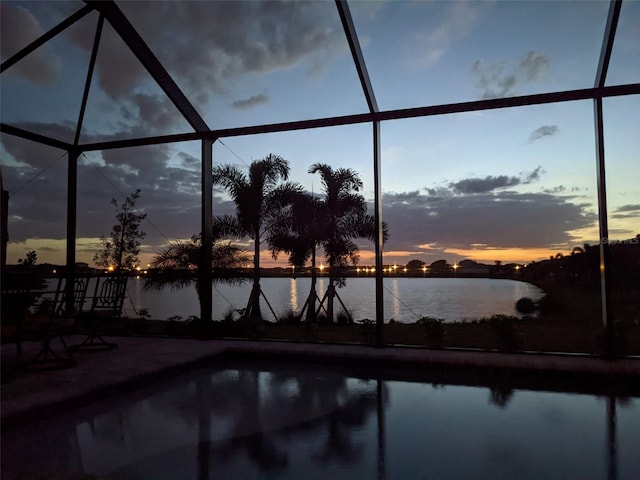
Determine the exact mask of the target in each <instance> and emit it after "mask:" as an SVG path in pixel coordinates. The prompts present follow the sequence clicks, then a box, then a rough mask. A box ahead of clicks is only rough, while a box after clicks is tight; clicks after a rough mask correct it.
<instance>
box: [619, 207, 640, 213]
mask: <svg viewBox="0 0 640 480" xmlns="http://www.w3.org/2000/svg"><path fill="white" fill-rule="evenodd" d="M614 211H615V212H616V213H618V212H636V211H640V205H623V206H621V207H618V208H616V209H615V210H614Z"/></svg>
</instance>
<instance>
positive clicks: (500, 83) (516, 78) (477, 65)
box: [471, 51, 550, 99]
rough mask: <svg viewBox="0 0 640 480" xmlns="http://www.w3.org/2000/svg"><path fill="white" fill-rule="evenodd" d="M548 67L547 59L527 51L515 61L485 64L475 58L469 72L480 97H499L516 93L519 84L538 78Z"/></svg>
mask: <svg viewBox="0 0 640 480" xmlns="http://www.w3.org/2000/svg"><path fill="white" fill-rule="evenodd" d="M549 68H550V62H549V59H548V58H547V57H546V56H545V55H543V54H542V53H538V52H533V51H531V52H528V53H527V54H526V55H524V56H523V57H521V58H520V59H519V60H518V61H516V62H507V61H501V62H497V63H492V64H485V63H484V62H483V61H482V60H476V61H475V62H474V63H473V65H472V67H471V73H472V74H473V75H474V76H475V77H476V87H478V88H479V89H481V90H482V98H485V99H487V98H500V97H506V96H508V95H513V94H514V93H516V90H517V87H518V86H519V85H523V84H527V83H531V82H534V81H536V80H538V79H539V78H540V77H541V76H542V75H543V74H544V73H546V72H547V71H548V70H549Z"/></svg>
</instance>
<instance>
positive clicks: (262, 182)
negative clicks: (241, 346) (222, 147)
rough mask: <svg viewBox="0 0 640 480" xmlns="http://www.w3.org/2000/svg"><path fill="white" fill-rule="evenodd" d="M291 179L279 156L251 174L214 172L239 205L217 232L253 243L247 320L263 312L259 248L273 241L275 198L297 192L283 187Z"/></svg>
mask: <svg viewBox="0 0 640 480" xmlns="http://www.w3.org/2000/svg"><path fill="white" fill-rule="evenodd" d="M288 178H289V162H288V161H287V160H285V159H284V158H282V157H281V156H279V155H274V154H269V155H267V156H266V157H264V158H263V159H261V160H254V161H253V162H251V165H249V171H248V174H245V173H244V172H243V171H241V170H240V169H239V168H237V167H235V166H233V165H222V166H219V167H217V168H215V169H214V170H213V183H214V184H216V185H220V186H222V187H223V188H224V189H225V190H226V192H227V193H228V194H229V196H230V197H231V199H232V200H233V202H234V203H235V204H236V215H235V216H231V215H225V216H222V217H218V218H217V220H216V222H214V223H215V227H214V228H216V230H217V231H218V232H219V233H220V234H222V235H232V236H234V235H239V236H246V237H249V238H251V239H252V240H253V243H254V255H253V288H252V289H251V294H250V296H249V301H248V303H247V308H246V310H245V316H247V317H248V318H250V319H253V320H257V319H260V318H262V315H261V312H260V294H261V293H262V291H261V289H260V245H261V244H262V242H263V241H267V242H269V241H270V238H271V230H272V226H273V223H274V221H275V218H276V217H277V214H278V209H279V208H280V207H279V205H278V203H277V202H276V201H275V198H276V197H277V196H278V195H282V192H283V191H287V190H295V189H296V188H298V187H297V186H296V185H294V184H292V183H288V182H286V183H282V182H283V181H286V180H287V179H288Z"/></svg>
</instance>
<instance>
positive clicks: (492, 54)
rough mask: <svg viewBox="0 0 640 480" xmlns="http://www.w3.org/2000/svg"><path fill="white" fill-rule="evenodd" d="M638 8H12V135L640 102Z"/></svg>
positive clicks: (203, 134) (318, 122)
mask: <svg viewBox="0 0 640 480" xmlns="http://www.w3.org/2000/svg"><path fill="white" fill-rule="evenodd" d="M639 11H640V6H639V2H619V1H613V2H611V3H608V2H572V1H570V2H566V1H557V2H538V1H532V2H347V1H340V0H338V1H336V2H335V3H334V2H253V1H247V2H208V1H207V2H175V1H166V2H162V1H160V2H158V1H154V2H138V1H136V2H112V1H97V2H87V3H86V4H85V3H83V2H78V1H63V2H21V1H15V2H14V1H5V2H3V4H2V66H1V71H2V84H1V88H2V98H3V102H2V111H1V114H2V132H3V133H6V134H12V135H15V136H19V137H23V138H27V139H30V140H33V141H36V142H40V143H43V144H46V145H50V146H53V147H56V148H63V149H72V148H74V147H75V148H78V149H80V150H83V151H87V150H95V149H108V148H118V147H123V146H133V145H145V144H154V143H163V142H174V141H184V140H198V139H203V138H209V139H214V140H215V139H217V138H222V137H227V136H237V135H251V134H256V133H265V132H274V131H287V130H296V129H302V128H315V127H323V126H332V125H344V124H352V123H362V122H370V121H373V120H389V119H398V118H409V117H416V116H426V115H438V114H446V113H453V112H461V111H474V110H484V109H491V108H503V107H511V106H519V105H531V104H539V103H549V102H559V101H571V100H579V99H587V98H593V97H595V96H617V95H626V94H637V93H640V84H639V83H638V82H637V80H638V78H639V77H640V75H639V72H638V69H639V68H640V67H638V65H639V64H640V61H639V59H640V55H639V52H640V47H639V46H638V45H639V44H640V42H638V41H637V24H638V19H639V18H640V13H639ZM634 25H635V27H634Z"/></svg>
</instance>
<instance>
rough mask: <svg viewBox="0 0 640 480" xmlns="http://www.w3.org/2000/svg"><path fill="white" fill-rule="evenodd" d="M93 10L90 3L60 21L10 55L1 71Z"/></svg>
mask: <svg viewBox="0 0 640 480" xmlns="http://www.w3.org/2000/svg"><path fill="white" fill-rule="evenodd" d="M92 11H93V7H91V6H90V5H85V6H84V7H82V8H81V9H80V10H78V11H77V12H76V13H74V14H73V15H71V16H70V17H68V18H66V19H65V20H63V21H62V22H60V23H59V24H58V25H56V26H55V27H53V28H52V29H51V30H49V31H48V32H46V33H44V34H43V35H41V36H40V37H39V38H37V39H36V40H34V41H33V42H31V43H30V44H29V45H27V46H26V47H24V48H23V49H22V50H20V51H19V52H18V53H16V54H15V55H13V56H12V57H10V58H8V59H7V60H5V61H4V62H2V65H0V73H2V72H4V71H5V70H6V69H7V68H9V67H11V66H13V65H14V64H16V63H17V62H19V61H20V60H22V59H23V58H24V57H26V56H27V55H29V54H30V53H31V52H33V51H34V50H36V49H37V48H38V47H41V46H42V45H44V44H45V43H47V42H48V41H49V40H51V39H52V38H53V37H55V36H56V35H58V34H59V33H60V32H62V31H64V30H66V29H67V28H68V27H70V26H71V25H73V24H74V23H76V22H77V21H78V20H80V19H81V18H84V16H85V15H87V14H89V13H91V12H92Z"/></svg>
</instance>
